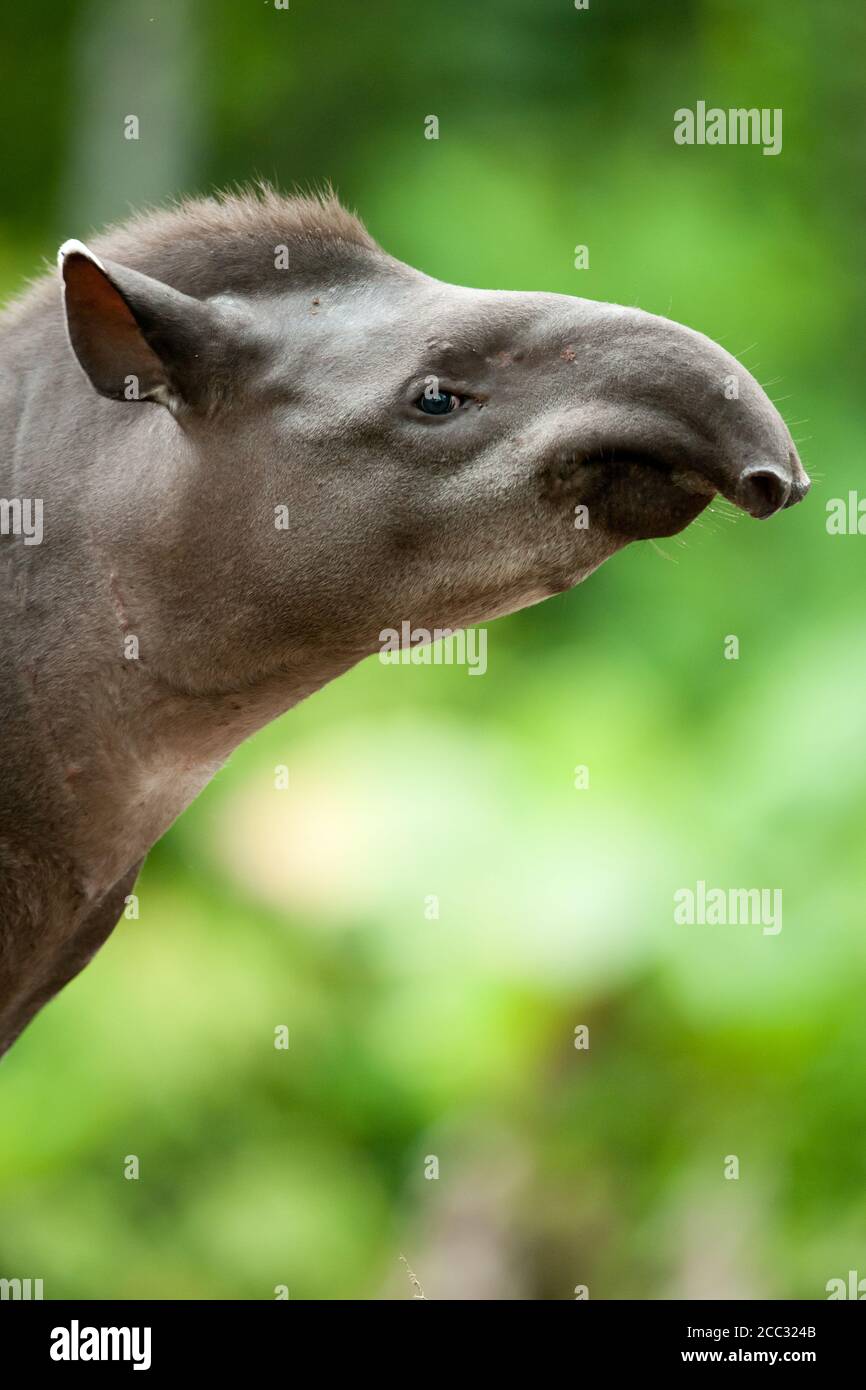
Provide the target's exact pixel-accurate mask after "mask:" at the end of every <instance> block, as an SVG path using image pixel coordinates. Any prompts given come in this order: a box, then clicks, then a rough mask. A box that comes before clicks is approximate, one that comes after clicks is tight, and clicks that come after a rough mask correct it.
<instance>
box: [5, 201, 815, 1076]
mask: <svg viewBox="0 0 866 1390" xmlns="http://www.w3.org/2000/svg"><path fill="white" fill-rule="evenodd" d="M0 436H2V447H0V468H2V475H0V493H2V501H3V507H2V509H0V519H2V521H3V527H2V535H0V556H2V582H0V603H2V610H0V611H2V644H3V658H2V664H0V713H2V722H0V1052H2V1051H5V1050H6V1049H7V1048H8V1047H9V1045H10V1044H11V1043H12V1041H13V1040H14V1039H15V1038H16V1037H17V1035H18V1034H19V1033H20V1032H21V1030H22V1028H23V1027H24V1026H25V1025H26V1024H27V1023H28V1022H29V1021H30V1020H31V1019H32V1018H33V1016H34V1015H35V1014H36V1013H37V1011H38V1010H39V1009H40V1008H41V1007H42V1006H43V1005H44V1004H45V1003H46V1002H47V1001H48V1000H50V999H51V998H52V996H54V995H55V994H56V993H57V992H58V991H59V990H60V989H61V988H62V987H63V986H64V985H65V984H66V983H67V982H68V981H69V980H71V979H72V978H73V976H75V975H76V974H77V973H78V971H80V970H81V969H82V967H83V966H84V965H85V964H86V963H87V961H88V960H89V959H90V958H91V957H92V956H93V954H94V952H95V951H96V950H97V949H98V948H99V947H100V946H101V945H102V943H103V942H104V941H105V939H106V937H107V936H108V935H109V933H110V932H111V930H112V928H113V926H114V925H115V923H116V922H117V920H118V918H119V917H120V915H121V913H122V910H123V906H124V902H125V899H126V897H127V895H128V894H129V893H130V892H131V890H132V888H133V885H134V883H135V879H136V875H137V874H138V872H139V869H140V867H141V864H142V861H143V859H144V857H145V855H146V854H147V851H148V849H149V848H150V847H151V846H152V845H153V844H154V843H155V841H156V840H157V839H159V837H160V836H161V835H162V834H163V833H164V832H165V831H166V830H167V829H168V827H169V826H170V825H171V824H172V822H173V821H174V820H175V818H176V817H177V816H178V815H179V814H180V812H181V811H182V810H183V809H184V807H185V806H187V805H188V803H189V802H190V801H192V799H193V798H194V797H195V796H196V795H197V793H198V792H199V791H201V789H202V788H203V787H204V786H205V784H206V783H207V782H208V780H209V778H211V777H212V776H213V775H214V773H215V772H216V771H217V769H219V768H220V766H221V765H222V764H223V763H224V762H225V760H226V759H227V758H228V757H229V755H230V754H231V752H232V750H233V749H234V748H235V747H236V746H237V745H238V744H239V743H240V742H241V741H242V740H243V739H245V738H247V737H248V736H249V735H250V734H252V733H253V732H254V731H255V730H256V729H258V728H260V727H261V726H262V725H264V724H265V723H266V722H268V721H269V720H271V719H273V718H274V717H275V716H277V715H279V714H281V713H283V712H284V711H285V710H287V709H289V708H290V707H291V706H293V705H295V704H297V703H298V701H300V700H302V699H304V698H305V697H306V696H307V695H310V694H311V693H312V692H314V691H316V690H318V689H319V688H320V687H321V686H323V685H324V684H325V683H326V682H327V681H330V680H332V679H333V678H334V677H335V676H338V675H340V674H341V673H342V672H344V671H346V670H348V669H349V668H350V667H352V666H353V665H354V664H355V663H357V662H358V661H360V660H361V659H362V658H364V657H366V656H368V655H370V654H372V653H374V652H375V651H376V650H377V648H378V647H379V644H380V634H381V633H382V631H383V630H385V629H388V630H393V629H397V630H400V629H401V627H402V624H403V623H404V622H408V623H410V624H411V626H412V628H413V629H414V628H421V629H427V630H433V629H446V630H450V631H457V630H460V629H462V628H465V627H466V626H467V625H470V624H477V623H479V622H481V621H485V620H488V619H492V618H496V617H498V616H500V615H502V614H506V613H511V612H514V611H515V610H517V609H519V608H522V607H524V606H526V605H529V604H535V603H538V602H540V601H541V600H542V599H545V598H547V597H548V596H550V595H553V594H558V593H560V592H562V591H563V590H566V589H570V588H571V587H572V586H574V585H576V584H579V583H580V582H581V580H583V579H585V578H586V577H587V575H589V574H591V573H592V571H593V570H595V569H596V568H597V567H598V566H599V565H601V564H602V562H603V561H605V560H607V559H608V558H610V556H612V555H614V554H615V553H616V552H617V551H619V550H621V549H622V548H623V547H624V546H626V545H628V544H629V543H630V542H632V541H637V540H641V539H644V538H648V537H660V536H670V535H673V534H675V533H677V532H679V531H681V530H682V529H683V528H684V527H686V526H688V525H689V523H690V522H691V521H692V520H693V519H694V518H695V517H697V516H698V514H699V513H700V512H701V511H703V509H704V508H705V507H706V506H707V505H708V503H709V502H710V501H711V499H712V498H713V497H714V496H715V495H717V494H721V495H722V496H724V497H726V498H728V499H730V501H731V502H733V503H734V504H735V505H736V506H738V507H740V508H742V509H743V510H744V511H745V512H747V513H749V514H750V515H751V516H753V517H760V518H766V517H769V516H771V515H772V514H773V513H775V512H778V511H779V510H780V509H782V508H784V507H788V506H790V505H791V504H792V503H794V502H797V501H798V500H799V499H800V498H802V497H803V496H804V495H805V493H806V490H807V488H808V487H809V479H808V477H807V475H806V473H805V472H804V470H803V467H802V465H801V463H800V460H799V458H798V456H797V451H796V449H795V447H794V443H793V441H792V439H791V436H790V433H789V431H788V429H787V427H786V425H785V423H784V421H783V420H782V418H781V416H780V415H779V413H778V412H777V410H776V409H775V407H774V406H773V404H772V403H771V402H770V400H769V399H768V397H767V396H766V395H765V393H764V391H763V390H762V388H761V387H760V385H759V384H758V383H757V382H756V381H755V380H754V379H753V377H752V376H750V375H749V373H748V372H747V371H746V370H745V369H744V368H743V367H742V366H741V364H740V362H739V361H738V360H737V359H736V358H734V357H732V356H731V355H729V353H728V352H726V351H725V350H724V349H723V348H721V347H720V346H718V345H717V344H716V343H714V342H713V341H711V340H710V339H709V338H707V337H704V336H703V335H702V334H701V333H699V332H696V331H694V330H692V329H690V328H687V327H684V326H683V325H681V324H679V323H675V322H672V321H671V320H669V319H666V318H660V317H656V316H655V315H653V314H650V313H645V312H642V311H641V310H639V309H636V308H625V307H621V306H619V305H615V304H606V303H598V302H594V301H591V300H587V299H579V298H575V297H572V296H570V295H563V294H553V293H535V292H511V291H495V290H478V289H467V288H463V287H461V286H458V285H451V284H445V283H443V282H442V281H440V280H437V279H435V278H433V277H432V276H430V275H426V274H424V273H423V272H421V271H418V270H415V269H413V268H411V267H410V266H408V265H405V264H403V263H401V262H400V261H398V260H396V259H394V258H393V257H392V256H390V255H388V254H387V253H386V252H385V251H384V250H382V249H381V248H380V247H379V245H378V244H377V243H376V242H375V241H374V240H373V238H372V237H371V236H370V235H369V234H368V232H367V231H366V230H365V228H364V227H363V225H362V224H361V222H360V221H358V220H357V218H356V217H355V216H354V215H352V214H351V213H350V212H348V211H346V210H345V209H344V208H343V207H342V206H341V205H340V204H339V203H338V201H337V200H336V199H335V198H334V197H333V196H332V195H331V194H330V193H328V194H325V195H323V196H321V197H313V198H295V197H286V196H283V195H281V194H279V193H278V192H276V191H274V190H272V189H267V188H265V189H257V190H253V191H246V192H241V193H238V194H232V195H225V196H216V197H213V198H205V199H197V200H191V201H185V202H182V203H180V204H178V205H175V206H173V207H171V208H169V209H165V210H162V211H157V212H151V213H148V214H145V215H143V216H140V217H137V218H134V219H132V220H131V221H129V222H127V223H125V224H124V225H122V226H120V227H117V228H115V229H113V230H110V231H109V232H107V233H105V234H104V235H102V236H100V237H98V238H97V239H96V240H94V241H93V242H92V244H91V245H90V246H87V245H85V244H83V243H82V242H79V241H67V242H65V243H64V244H63V246H61V248H60V253H59V273H57V274H53V273H52V274H46V275H44V276H43V277H42V278H41V279H40V280H38V281H37V282H36V283H35V284H34V285H32V286H31V287H30V288H29V289H28V290H27V291H26V292H25V294H24V295H23V297H22V298H20V299H19V300H18V301H17V302H15V303H14V304H12V305H11V306H10V307H9V308H7V310H6V311H5V313H4V314H3V316H2V318H0ZM19 504H20V505H19ZM37 505H38V510H39V514H40V517H41V523H40V527H39V530H38V534H37V531H36V530H35V529H34V528H32V527H31V528H30V529H29V530H27V533H26V534H24V532H25V530H26V529H27V528H25V525H24V518H25V517H27V516H30V517H31V518H32V516H33V515H34V514H35V513H34V508H36V507H37ZM28 508H29V510H28ZM16 522H17V523H18V524H16Z"/></svg>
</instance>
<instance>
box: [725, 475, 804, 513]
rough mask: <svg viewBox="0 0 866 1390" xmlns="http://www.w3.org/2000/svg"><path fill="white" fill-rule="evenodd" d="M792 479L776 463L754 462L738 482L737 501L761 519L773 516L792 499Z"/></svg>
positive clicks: (744, 508) (745, 509)
mask: <svg viewBox="0 0 866 1390" xmlns="http://www.w3.org/2000/svg"><path fill="white" fill-rule="evenodd" d="M791 494H792V479H791V475H790V474H789V473H788V471H787V469H783V468H780V467H779V466H778V464H775V463H752V464H749V466H748V467H747V468H744V469H743V472H742V473H741V475H740V480H739V482H738V484H737V501H738V502H739V504H740V506H741V507H742V508H743V510H744V511H746V512H749V513H750V515H751V516H756V517H759V518H761V519H763V518H765V517H768V516H772V515H773V514H774V512H778V511H779V510H780V509H781V508H782V507H787V506H788V503H789V502H790V500H791Z"/></svg>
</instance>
